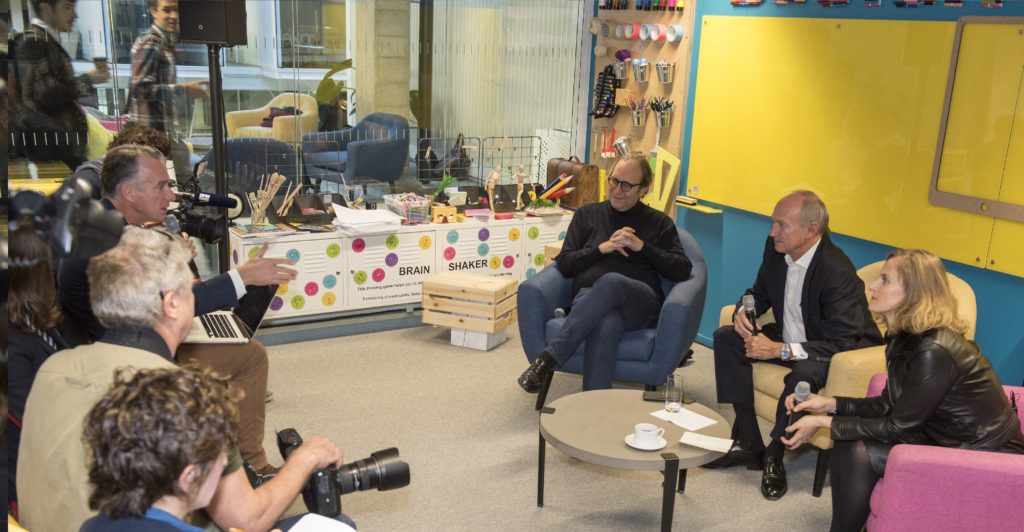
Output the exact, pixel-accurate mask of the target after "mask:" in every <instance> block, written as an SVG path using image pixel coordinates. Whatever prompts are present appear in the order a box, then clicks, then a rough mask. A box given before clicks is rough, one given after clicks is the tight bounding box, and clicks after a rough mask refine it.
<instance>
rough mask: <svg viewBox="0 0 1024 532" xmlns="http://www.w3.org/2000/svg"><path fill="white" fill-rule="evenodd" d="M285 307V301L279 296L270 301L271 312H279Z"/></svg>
mask: <svg viewBox="0 0 1024 532" xmlns="http://www.w3.org/2000/svg"><path fill="white" fill-rule="evenodd" d="M283 306H284V300H283V299H281V298H280V297H278V296H274V299H271V300H270V310H273V311H274V312H277V311H279V310H281V307H283Z"/></svg>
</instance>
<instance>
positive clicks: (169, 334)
mask: <svg viewBox="0 0 1024 532" xmlns="http://www.w3.org/2000/svg"><path fill="white" fill-rule="evenodd" d="M190 255H191V251H190V250H189V248H188V246H187V245H186V244H185V243H184V242H183V241H182V240H181V239H180V238H178V237H175V236H172V235H169V234H167V233H165V232H163V231H161V230H142V229H139V228H136V227H126V228H125V230H124V234H123V235H122V237H121V241H120V243H119V244H118V245H117V246H116V247H114V248H113V249H111V250H109V251H107V252H105V253H103V254H101V255H98V256H96V257H94V258H93V259H92V261H91V262H90V263H89V266H88V276H89V280H90V281H91V284H92V286H93V290H92V292H91V294H90V297H91V299H92V302H93V309H94V311H95V313H96V316H98V317H99V319H100V321H101V322H102V324H103V325H104V326H105V327H107V332H106V333H105V335H104V336H103V338H102V339H101V340H100V341H99V342H97V343H94V344H90V345H84V346H80V347H76V348H74V349H68V350H64V351H59V352H57V353H55V354H54V355H52V356H51V357H50V358H49V359H47V361H46V362H45V363H44V364H43V366H42V367H41V368H40V369H39V373H38V374H37V376H36V380H35V383H34V384H33V386H32V391H31V392H30V393H29V397H28V402H27V404H26V406H25V416H24V426H23V433H22V441H23V446H22V452H21V455H20V456H19V459H18V471H19V473H20V474H19V475H18V491H19V494H20V501H19V502H20V507H21V518H22V523H23V524H24V525H25V526H26V528H28V529H29V530H76V529H77V528H78V527H79V526H80V525H81V524H82V523H83V522H84V521H85V520H86V519H88V518H89V517H90V516H91V515H92V512H91V511H90V510H89V506H88V501H89V494H90V488H89V483H88V468H87V466H86V464H85V459H86V451H87V449H86V448H85V442H84V441H83V440H82V437H81V436H82V429H83V422H84V420H85V417H86V414H87V413H88V412H89V410H90V409H92V407H93V405H94V404H95V403H96V402H97V401H98V400H99V398H100V397H101V396H102V395H103V394H104V393H106V391H107V390H108V388H109V387H110V385H111V383H112V382H113V379H114V373H115V370H116V369H118V368H122V367H126V366H127V367H133V368H137V369H146V368H173V367H174V364H173V363H172V361H171V360H172V353H173V352H174V351H175V350H176V349H177V348H178V346H179V345H180V344H181V342H182V340H184V339H185V337H186V336H187V335H188V331H189V329H190V328H191V326H192V318H193V309H194V308H195V301H194V295H193V292H192V289H191V288H192V275H191V272H189V268H188V262H189V258H190ZM228 456H229V460H228V465H227V466H226V467H225V469H224V472H223V473H222V475H221V477H220V481H219V482H218V483H217V489H216V491H215V493H214V495H213V498H212V499H211V502H210V504H209V506H207V509H206V512H207V514H208V515H209V518H210V519H212V521H213V523H214V524H216V525H217V526H218V527H220V528H221V529H223V530H227V529H228V528H231V527H234V528H239V529H242V530H246V531H249V532H256V531H262V530H269V529H270V528H272V527H273V526H275V522H277V521H278V519H280V517H281V514H283V513H284V511H285V510H286V509H287V508H288V507H289V505H290V504H291V503H292V501H293V500H294V499H295V497H296V496H297V495H298V493H299V492H300V490H301V489H302V488H303V486H304V485H305V484H306V482H307V480H308V478H309V477H310V475H312V474H313V472H314V471H316V470H318V469H322V468H326V467H329V466H341V465H342V458H343V455H342V452H341V450H340V449H338V447H337V446H335V445H334V444H333V443H331V442H330V440H327V439H326V438H322V437H313V438H310V439H309V440H308V441H307V442H305V443H304V444H303V445H301V446H300V447H299V448H298V449H296V450H295V452H293V453H291V455H290V456H289V458H288V460H287V462H286V463H285V465H284V467H283V468H282V469H281V471H280V473H279V474H278V475H277V476H275V477H274V478H273V479H271V480H269V481H268V482H266V483H265V484H263V485H261V486H260V487H258V488H256V489H253V488H252V486H250V484H249V482H248V480H247V478H246V474H245V472H244V470H243V469H242V467H241V459H240V457H239V456H238V452H237V450H235V449H232V450H231V452H229V453H228ZM337 519H338V520H339V521H343V522H346V523H348V524H351V522H350V521H346V520H347V518H346V517H344V516H339V517H338V518H337ZM289 521H290V520H289ZM282 524H285V523H282Z"/></svg>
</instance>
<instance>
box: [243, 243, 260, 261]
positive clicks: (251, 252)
mask: <svg viewBox="0 0 1024 532" xmlns="http://www.w3.org/2000/svg"><path fill="white" fill-rule="evenodd" d="M259 250H260V248H258V247H255V246H253V247H251V248H249V252H248V253H247V254H246V256H247V257H249V258H250V259H251V258H253V257H255V256H256V252H257V251H259Z"/></svg>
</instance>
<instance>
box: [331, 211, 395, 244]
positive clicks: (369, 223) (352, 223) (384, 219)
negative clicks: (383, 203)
mask: <svg viewBox="0 0 1024 532" xmlns="http://www.w3.org/2000/svg"><path fill="white" fill-rule="evenodd" d="M333 223H334V226H335V227H337V228H338V232H340V233H342V234H344V235H346V236H353V235H366V234H372V233H386V232H388V231H393V230H395V229H397V228H398V227H401V226H402V217H401V216H399V215H397V214H395V213H394V212H391V211H390V210H387V209H377V210H365V211H363V210H358V209H349V208H347V207H343V206H341V205H338V204H337V203H335V204H334V222H333Z"/></svg>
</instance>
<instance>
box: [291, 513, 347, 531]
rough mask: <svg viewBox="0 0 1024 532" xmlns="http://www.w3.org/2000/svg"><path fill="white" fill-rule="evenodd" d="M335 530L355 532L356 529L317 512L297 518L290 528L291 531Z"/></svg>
mask: <svg viewBox="0 0 1024 532" xmlns="http://www.w3.org/2000/svg"><path fill="white" fill-rule="evenodd" d="M328 530H330V531H337V532H356V529H354V528H352V527H350V526H348V525H346V524H345V523H342V522H341V521H335V520H334V519H330V518H327V517H324V516H322V515H317V514H306V516H305V517H303V518H302V519H299V522H298V523H295V526H293V527H292V528H291V531H292V532H325V531H328Z"/></svg>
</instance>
